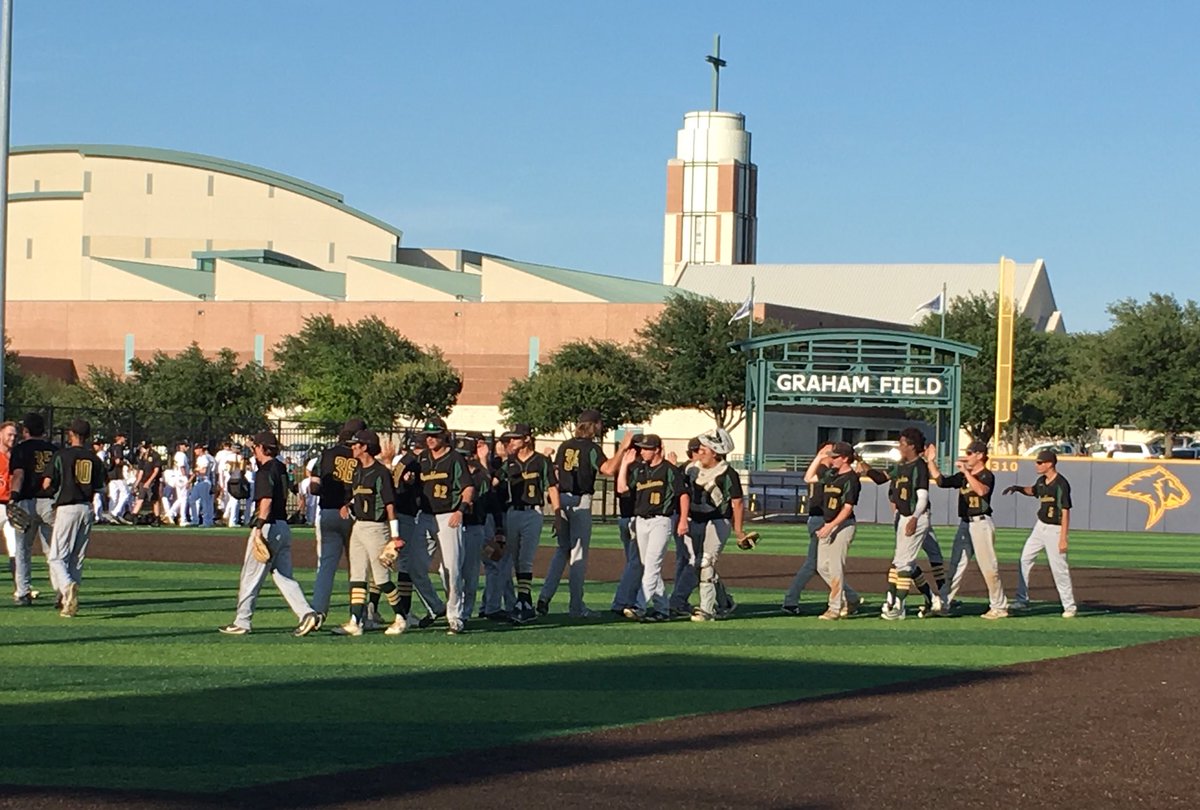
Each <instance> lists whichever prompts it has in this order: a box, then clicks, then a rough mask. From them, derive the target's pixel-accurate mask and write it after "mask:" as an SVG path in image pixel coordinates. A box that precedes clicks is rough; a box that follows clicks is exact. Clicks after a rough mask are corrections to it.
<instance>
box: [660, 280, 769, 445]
mask: <svg viewBox="0 0 1200 810" xmlns="http://www.w3.org/2000/svg"><path fill="white" fill-rule="evenodd" d="M736 310H737V305H736V304H731V303H726V302H724V301H718V300H716V299H714V298H702V297H699V296H694V295H684V294H677V295H673V296H671V298H670V299H669V300H668V301H667V306H666V307H665V308H664V309H663V311H662V312H661V313H660V314H659V316H658V318H657V319H655V320H653V321H647V322H646V325H645V326H644V327H643V328H642V329H640V330H638V336H639V337H640V338H641V343H640V346H639V354H640V355H641V358H642V360H643V361H644V362H645V363H646V364H648V365H649V366H650V367H651V369H652V370H653V375H654V376H653V379H655V380H657V381H658V384H659V385H660V386H661V388H662V397H661V399H662V405H663V406H664V407H667V408H696V409H697V410H699V411H701V412H702V413H706V414H708V415H709V416H711V417H712V418H713V420H714V421H716V423H717V424H718V425H720V426H721V427H724V428H726V429H729V428H732V427H734V426H736V425H737V424H738V423H739V422H741V421H742V419H743V417H744V414H743V410H744V406H745V399H746V362H747V356H746V354H745V353H744V352H739V351H736V350H734V349H731V348H730V347H729V344H730V343H732V342H733V341H737V340H745V339H746V336H747V332H748V323H749V321H748V320H739V321H735V322H734V323H730V322H729V319H730V318H731V317H732V316H733V313H734V312H735V311H736ZM786 328H787V327H785V326H784V325H783V324H782V323H780V322H779V321H775V320H767V321H764V322H763V323H761V324H756V325H755V328H754V332H755V334H756V335H769V334H777V333H779V332H783V331H785V330H786Z"/></svg>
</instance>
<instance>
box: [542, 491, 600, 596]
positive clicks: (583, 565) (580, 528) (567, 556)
mask: <svg viewBox="0 0 1200 810" xmlns="http://www.w3.org/2000/svg"><path fill="white" fill-rule="evenodd" d="M559 503H560V504H561V507H562V515H563V518H562V529H561V531H559V532H558V537H557V538H556V539H557V541H558V546H557V548H555V550H554V556H553V557H552V558H551V559H550V566H549V568H547V569H546V579H545V580H544V581H543V582H542V592H541V594H540V595H539V596H538V599H540V600H542V601H545V602H549V601H550V600H551V599H553V598H554V594H555V592H556V591H557V590H558V583H559V581H560V580H561V579H562V575H563V570H564V569H567V570H568V571H569V573H568V575H567V583H568V587H569V589H570V594H571V601H570V603H569V605H568V606H567V610H568V612H569V613H570V614H571V615H572V616H578V615H580V614H582V613H583V611H585V610H587V605H585V604H584V603H583V586H584V581H585V579H586V578H587V560H588V549H589V547H590V546H591V544H592V496H591V495H576V494H574V493H571V492H563V493H561V494H560V495H559ZM568 566H570V567H569V569H568Z"/></svg>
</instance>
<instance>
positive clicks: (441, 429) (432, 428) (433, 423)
mask: <svg viewBox="0 0 1200 810" xmlns="http://www.w3.org/2000/svg"><path fill="white" fill-rule="evenodd" d="M421 432H422V433H424V434H425V435H426V436H441V435H443V434H445V433H448V432H449V428H447V427H446V420H445V419H443V418H442V417H440V416H431V417H429V418H428V419H426V420H425V426H424V427H423V428H421Z"/></svg>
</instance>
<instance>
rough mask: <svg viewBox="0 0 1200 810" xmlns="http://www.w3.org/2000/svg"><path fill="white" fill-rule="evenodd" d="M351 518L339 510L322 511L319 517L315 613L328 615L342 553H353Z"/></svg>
mask: <svg viewBox="0 0 1200 810" xmlns="http://www.w3.org/2000/svg"><path fill="white" fill-rule="evenodd" d="M350 525H351V523H350V518H348V517H345V518H344V517H342V512H341V510H340V509H329V508H326V509H322V510H321V511H320V512H319V513H318V514H317V526H316V529H317V578H316V581H315V582H313V598H312V605H313V610H315V611H317V613H329V600H330V599H331V598H332V595H333V582H334V580H335V579H337V572H338V566H340V565H341V563H342V553H343V552H345V553H346V554H347V555H349V553H350Z"/></svg>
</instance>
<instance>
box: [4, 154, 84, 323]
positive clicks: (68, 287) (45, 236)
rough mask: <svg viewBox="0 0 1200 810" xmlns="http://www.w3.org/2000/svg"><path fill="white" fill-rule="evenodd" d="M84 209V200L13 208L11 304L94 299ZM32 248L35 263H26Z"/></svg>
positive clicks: (8, 283) (30, 203) (7, 276)
mask: <svg viewBox="0 0 1200 810" xmlns="http://www.w3.org/2000/svg"><path fill="white" fill-rule="evenodd" d="M14 162H15V158H14ZM83 206H84V202H83V201H82V200H21V201H13V202H12V203H10V204H9V206H8V250H7V252H6V253H7V257H8V263H7V265H6V267H5V283H6V290H5V293H6V296H7V298H8V300H10V301H13V300H18V299H22V298H40V299H45V300H71V299H79V298H87V297H90V285H89V284H86V283H85V282H86V275H85V273H84V271H83V256H82V252H81V244H82V242H81V239H80V235H81V227H80V222H81V220H82V217H83ZM30 240H32V245H31V244H30ZM30 247H32V258H27V256H28V254H29V250H30Z"/></svg>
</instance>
